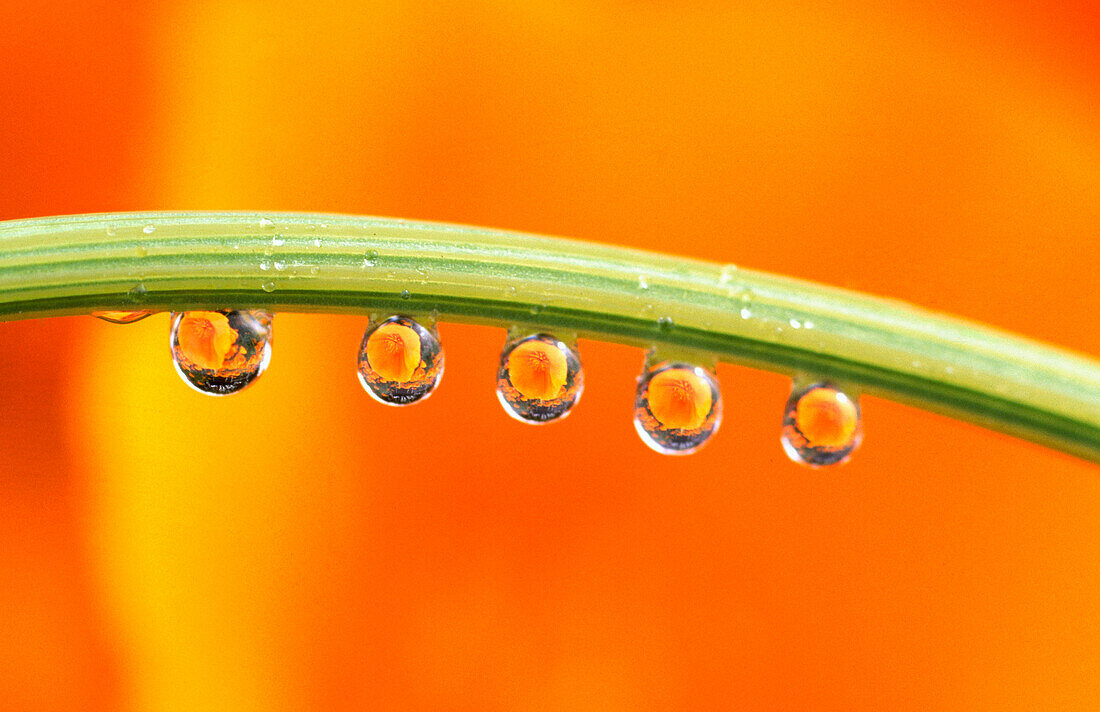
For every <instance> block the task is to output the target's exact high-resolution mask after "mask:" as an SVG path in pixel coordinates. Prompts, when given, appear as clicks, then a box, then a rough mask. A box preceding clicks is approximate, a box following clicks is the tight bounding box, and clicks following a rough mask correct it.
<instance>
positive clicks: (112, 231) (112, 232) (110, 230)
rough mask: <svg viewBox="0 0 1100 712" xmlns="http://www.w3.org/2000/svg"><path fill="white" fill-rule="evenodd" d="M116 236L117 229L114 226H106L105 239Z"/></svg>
mask: <svg viewBox="0 0 1100 712" xmlns="http://www.w3.org/2000/svg"><path fill="white" fill-rule="evenodd" d="M117 234H118V228H116V227H115V226H114V225H108V226H107V237H114V236H115V235H117Z"/></svg>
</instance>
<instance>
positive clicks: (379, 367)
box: [359, 316, 443, 405]
mask: <svg viewBox="0 0 1100 712" xmlns="http://www.w3.org/2000/svg"><path fill="white" fill-rule="evenodd" d="M442 377H443V345H442V344H441V343H440V342H439V334H438V333H437V332H436V330H435V329H434V328H432V329H428V328H427V327H425V326H423V325H422V324H420V323H419V322H417V321H415V320H413V319H410V318H408V317H404V316H391V317H389V318H388V319H385V320H383V321H381V322H378V323H377V324H371V326H370V327H368V328H367V331H366V333H365V334H363V342H362V343H361V344H360V346H359V382H360V383H362V384H363V388H364V389H365V390H366V391H367V393H368V394H369V395H370V396H371V397H372V398H374V399H375V400H376V401H378V402H380V403H385V404H386V405H410V404H412V403H416V402H417V401H422V400H424V399H425V398H427V397H428V396H430V395H431V394H432V392H433V391H434V390H435V387H436V386H437V385H439V379H440V378H442Z"/></svg>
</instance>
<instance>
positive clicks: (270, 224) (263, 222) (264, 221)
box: [260, 218, 275, 230]
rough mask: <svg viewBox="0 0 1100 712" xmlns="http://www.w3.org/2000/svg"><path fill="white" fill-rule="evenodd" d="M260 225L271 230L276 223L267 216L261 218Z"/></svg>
mask: <svg viewBox="0 0 1100 712" xmlns="http://www.w3.org/2000/svg"><path fill="white" fill-rule="evenodd" d="M260 227H262V228H264V229H265V230H270V229H271V228H273V227H275V223H274V222H272V221H271V220H269V219H267V218H260Z"/></svg>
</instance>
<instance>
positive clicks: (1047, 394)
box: [0, 212, 1100, 462]
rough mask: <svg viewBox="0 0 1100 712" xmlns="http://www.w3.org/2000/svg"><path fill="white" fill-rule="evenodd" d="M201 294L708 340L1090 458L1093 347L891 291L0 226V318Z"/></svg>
mask: <svg viewBox="0 0 1100 712" xmlns="http://www.w3.org/2000/svg"><path fill="white" fill-rule="evenodd" d="M214 308H223V309H225V308H233V309H247V308H264V309H268V310H272V311H276V312H278V311H304V312H333V313H347V314H369V313H372V312H376V313H384V314H390V313H404V314H411V315H416V314H429V313H435V314H436V315H437V316H438V318H439V319H441V320H446V321H457V322H468V323H477V324H495V325H499V326H503V327H508V326H512V325H519V326H522V327H528V328H541V329H546V330H549V331H553V332H554V333H559V334H562V335H565V334H574V333H575V334H577V335H578V336H580V337H582V338H593V339H599V340H604V341H614V342H619V343H625V344H632V345H636V346H641V347H650V346H656V347H659V348H662V349H666V350H669V351H672V352H675V351H677V350H679V351H683V352H695V353H701V354H708V353H709V354H713V355H714V356H715V357H717V358H718V359H719V360H722V361H727V362H731V363H738V364H745V365H749V366H753V367H757V368H764V369H768V370H772V371H779V372H782V373H787V374H791V375H807V376H810V377H814V378H817V377H821V378H826V379H828V380H830V381H832V382H835V383H838V384H842V385H845V387H847V388H852V389H853V390H857V391H859V392H862V393H866V394H871V395H876V396H881V397H885V398H890V399H892V400H896V401H900V402H902V403H908V404H912V405H915V406H918V407H921V408H924V409H926V410H931V411H936V412H940V413H945V414H948V415H952V416H954V417H957V418H960V419H963V420H968V421H971V422H974V423H978V424H980V425H984V426H987V427H989V428H993V429H995V430H1000V431H1003V432H1006V433H1010V434H1013V435H1016V436H1019V437H1022V438H1026V439H1029V440H1032V441H1035V442H1038V443H1042V444H1044V445H1047V446H1050V447H1053V448H1057V449H1060V450H1063V451H1065V452H1068V453H1072V454H1075V455H1078V456H1080V457H1083V458H1086V459H1090V460H1093V461H1098V462H1100V363H1097V362H1096V361H1095V360H1091V359H1088V358H1086V357H1083V356H1079V355H1075V354H1071V353H1067V352H1065V351H1062V350H1059V349H1056V348H1053V347H1050V346H1045V345H1042V344H1038V343H1035V342H1032V341H1029V340H1026V339H1024V338H1021V337H1018V336H1013V335H1010V334H1007V333H1004V332H1000V331H996V330H993V329H990V328H988V327H985V326H981V325H978V324H974V323H968V322H965V321H961V320H957V319H953V318H949V317H945V316H942V315H939V314H933V313H931V312H928V311H924V310H921V309H918V308H915V307H912V306H908V305H906V304H902V303H899V302H896V301H890V300H884V299H879V298H874V297H869V296H866V295H862V294H857V293H853V292H848V291H843V290H839V289H835V288H831V287H824V286H819V285H816V284H811V283H808V282H803V281H799V280H794V279H789V278H786V277H779V276H774V275H770V274H764V273H761V272H754V271H750V270H746V269H737V268H735V267H732V266H726V267H723V266H722V265H718V264H713V263H709V262H702V261H698V260H690V259H684V258H680V257H671V256H666V255H659V254H654V253H649V252H643V251H638V250H632V249H626V248H622V247H612V246H606V245H598V244H590V243H584V242H578V241H571V240H563V239H556V238H548V237H540V236H535V235H528V234H522V233H515V232H505V231H499V230H488V229H483V228H476V227H466V226H458V225H449V224H441V223H428V222H412V221H405V220H393V219H384V218H372V217H357V216H346V215H325V214H286V213H201V212H180V213H121V214H99V215H77V216H64V217H52V218H36V219H30V220H13V221H8V222H0V319H3V320H11V319H28V318H37V317H46V316H60V315H67V314H80V313H88V312H91V311H93V310H101V309H102V310H106V309H158V310H175V311H180V310H185V309H214ZM624 398H629V394H626V395H624Z"/></svg>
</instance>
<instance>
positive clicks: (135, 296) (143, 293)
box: [126, 282, 149, 304]
mask: <svg viewBox="0 0 1100 712" xmlns="http://www.w3.org/2000/svg"><path fill="white" fill-rule="evenodd" d="M147 296H149V293H148V290H146V289H145V284H144V283H142V282H138V283H137V284H135V285H134V286H133V287H130V291H128V292H126V300H127V301H129V302H130V303H132V304H141V303H142V302H144V301H145V298H146V297H147Z"/></svg>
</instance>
